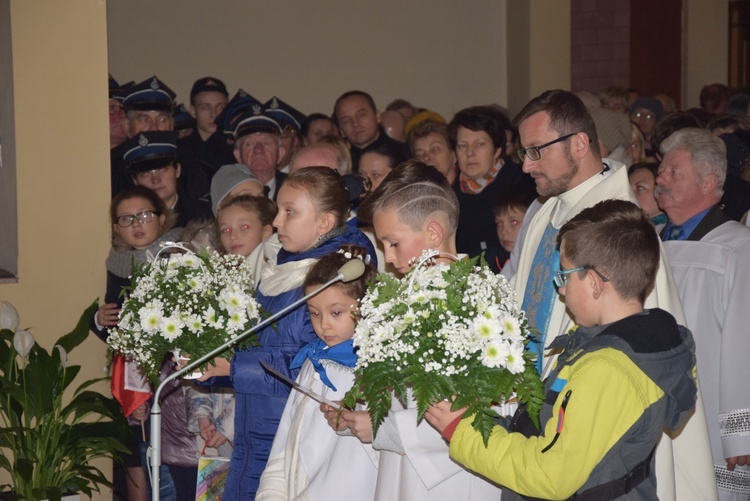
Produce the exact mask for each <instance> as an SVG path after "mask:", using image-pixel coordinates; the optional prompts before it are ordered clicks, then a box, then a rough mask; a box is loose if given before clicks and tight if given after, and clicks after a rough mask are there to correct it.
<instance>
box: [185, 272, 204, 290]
mask: <svg viewBox="0 0 750 501" xmlns="http://www.w3.org/2000/svg"><path fill="white" fill-rule="evenodd" d="M187 284H188V287H190V289H192V290H193V291H200V290H202V289H203V288H204V285H205V284H204V281H203V276H201V275H193V276H191V277H189V278H188V280H187Z"/></svg>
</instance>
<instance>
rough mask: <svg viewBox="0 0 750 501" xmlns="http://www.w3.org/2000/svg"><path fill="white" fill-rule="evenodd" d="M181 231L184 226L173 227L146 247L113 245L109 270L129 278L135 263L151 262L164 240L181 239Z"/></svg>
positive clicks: (173, 240) (108, 264)
mask: <svg viewBox="0 0 750 501" xmlns="http://www.w3.org/2000/svg"><path fill="white" fill-rule="evenodd" d="M181 233H182V228H172V229H171V230H168V231H167V232H165V233H164V234H163V235H162V236H160V237H159V238H157V239H156V240H154V242H153V243H152V244H151V245H149V246H148V247H146V248H145V249H133V248H132V247H121V246H114V245H113V246H112V248H111V249H110V250H109V255H108V256H107V262H106V266H107V271H109V272H111V273H113V274H114V275H117V276H118V277H120V278H128V277H129V276H130V275H131V274H132V273H133V264H134V263H135V264H140V265H143V264H148V263H151V262H152V261H153V260H154V257H156V254H157V253H158V252H159V251H160V250H161V244H162V242H175V241H177V240H179V238H180V234H181Z"/></svg>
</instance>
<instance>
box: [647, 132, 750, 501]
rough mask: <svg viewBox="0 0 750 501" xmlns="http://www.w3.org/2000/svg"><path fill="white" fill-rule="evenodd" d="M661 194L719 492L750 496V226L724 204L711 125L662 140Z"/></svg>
mask: <svg viewBox="0 0 750 501" xmlns="http://www.w3.org/2000/svg"><path fill="white" fill-rule="evenodd" d="M661 151H662V154H663V160H662V163H661V165H660V166H659V176H658V177H657V178H656V197H657V201H658V203H659V206H660V207H661V208H662V210H664V212H665V213H666V215H667V217H668V218H669V222H668V223H667V225H666V226H665V227H664V229H663V230H662V233H661V237H662V239H663V240H664V241H665V242H664V248H665V250H666V251H667V255H668V256H669V263H670V265H671V267H672V272H673V273H674V277H675V282H676V283H677V287H678V289H679V290H680V297H681V298H682V302H683V305H684V306H685V316H686V317H687V326H688V327H689V328H690V330H691V331H692V332H693V334H694V337H695V345H696V355H697V359H698V375H699V378H700V383H701V387H702V388H703V395H704V396H705V397H704V399H705V409H706V420H707V421H708V430H709V438H710V441H711V452H712V454H713V461H714V473H715V474H716V483H717V486H718V488H719V498H720V499H722V500H724V499H726V500H729V499H731V500H738V499H746V500H747V499H750V486H749V485H748V482H747V478H748V476H750V467H748V465H750V428H748V424H747V423H750V392H749V391H748V389H747V381H748V380H750V364H748V360H749V359H750V344H749V343H748V342H747V321H748V316H747V313H746V307H747V306H746V304H747V299H748V298H749V297H750V267H748V263H749V262H750V228H748V227H746V226H744V225H742V224H740V223H738V222H736V221H732V220H731V219H730V218H729V217H728V216H727V215H725V214H724V213H723V212H722V210H721V209H720V206H719V205H718V204H719V200H721V196H722V192H723V189H722V187H723V185H724V181H725V180H726V175H727V161H726V149H725V147H724V143H723V142H722V140H721V139H719V138H718V137H716V136H714V135H712V134H711V133H710V132H709V131H707V130H705V129H693V128H687V129H681V130H679V131H677V132H675V133H674V134H672V135H671V136H670V137H668V138H667V139H666V140H665V141H664V142H663V143H662V145H661Z"/></svg>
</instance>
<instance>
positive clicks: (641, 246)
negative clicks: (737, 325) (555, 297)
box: [425, 200, 697, 501]
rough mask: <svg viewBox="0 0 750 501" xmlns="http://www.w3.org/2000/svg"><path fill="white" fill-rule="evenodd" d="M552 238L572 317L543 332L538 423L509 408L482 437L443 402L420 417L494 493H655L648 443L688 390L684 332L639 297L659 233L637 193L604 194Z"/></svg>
mask: <svg viewBox="0 0 750 501" xmlns="http://www.w3.org/2000/svg"><path fill="white" fill-rule="evenodd" d="M557 242H558V244H559V246H560V265H561V266H560V269H559V270H558V271H557V272H556V273H555V274H554V283H555V285H556V286H557V287H558V291H559V293H560V294H561V295H562V296H563V297H564V300H565V303H566V305H567V307H568V309H569V310H570V311H571V313H572V315H573V317H574V319H575V321H576V324H577V325H578V327H577V328H574V329H572V330H571V331H570V332H569V333H568V334H567V335H566V336H560V337H559V338H558V339H556V340H555V342H554V343H553V346H552V347H553V348H562V350H563V351H562V353H561V354H560V356H559V357H558V359H557V364H556V366H555V368H554V369H553V371H552V373H551V374H550V376H549V377H548V378H547V380H546V398H545V406H544V408H543V409H542V411H541V414H540V416H539V422H540V423H543V426H544V427H543V429H541V430H540V429H538V428H537V427H536V426H535V424H534V423H533V422H532V421H531V419H530V418H529V417H528V415H527V414H526V413H525V412H524V410H523V409H519V411H518V412H517V413H516V415H515V416H514V417H513V419H511V420H507V419H506V420H504V421H501V422H500V425H499V426H496V427H495V429H494V430H493V432H492V435H491V436H490V439H489V444H488V446H487V447H485V446H484V444H483V442H482V436H481V434H479V433H478V432H476V431H475V430H474V429H473V427H472V426H471V421H472V418H467V419H464V420H462V419H461V418H462V415H463V410H459V411H451V410H450V408H451V403H450V402H441V403H439V404H436V405H435V406H433V407H431V408H430V409H429V410H428V412H427V414H426V415H425V417H426V419H427V421H428V422H430V423H431V424H432V425H433V426H435V427H436V428H437V429H438V430H439V431H440V432H441V433H442V435H443V438H445V439H446V440H450V442H451V443H450V454H451V457H452V458H453V459H454V460H456V461H458V462H459V463H460V464H463V465H465V466H466V467H468V468H470V469H472V470H474V471H475V472H477V473H479V474H480V475H482V476H484V477H486V478H488V479H490V480H492V481H495V482H497V483H499V484H500V485H503V486H504V487H505V488H506V491H505V492H504V493H503V500H506V499H521V496H531V497H534V498H542V499H568V498H570V497H571V496H574V497H575V499H576V500H597V501H607V500H611V499H633V500H635V499H657V494H656V474H655V471H654V467H653V464H654V457H653V453H654V449H655V447H656V443H657V441H658V440H659V438H660V436H661V433H662V430H663V429H664V428H668V429H669V430H672V431H675V430H676V429H678V428H679V427H680V426H681V425H682V423H683V422H684V421H685V419H686V418H687V416H688V414H689V413H690V412H691V411H692V409H693V407H694V405H695V399H696V392H697V388H696V382H695V372H696V369H695V346H694V343H693V339H692V335H691V334H690V331H688V330H687V329H686V328H684V327H682V326H679V325H678V324H677V322H676V321H675V319H674V317H673V316H672V315H670V314H669V313H667V312H666V311H664V310H660V309H658V308H655V309H650V310H649V309H644V308H643V303H644V300H645V298H646V296H647V294H648V293H649V291H650V290H651V289H652V288H653V286H654V281H655V279H656V271H657V269H658V267H659V256H660V250H659V249H660V247H659V241H658V237H657V235H656V233H655V232H654V230H653V226H652V225H651V223H650V222H649V221H648V219H647V218H646V216H645V214H644V213H643V211H641V210H640V209H639V208H638V207H637V206H636V205H635V204H633V203H631V202H626V201H622V200H607V201H604V202H601V203H599V204H597V205H595V206H593V207H591V208H589V209H585V210H583V211H581V212H580V213H579V214H578V215H577V216H575V217H574V218H573V219H571V220H570V221H569V222H568V223H566V224H565V225H564V226H563V227H562V228H561V229H560V232H559V234H558V236H557ZM537 472H544V474H538V473H537Z"/></svg>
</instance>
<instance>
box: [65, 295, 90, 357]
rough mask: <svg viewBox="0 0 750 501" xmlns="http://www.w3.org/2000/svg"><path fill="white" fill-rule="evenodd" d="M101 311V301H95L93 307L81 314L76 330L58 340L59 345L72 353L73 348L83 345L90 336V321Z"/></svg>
mask: <svg viewBox="0 0 750 501" xmlns="http://www.w3.org/2000/svg"><path fill="white" fill-rule="evenodd" d="M97 309H99V300H98V299H96V300H94V302H93V303H91V305H90V306H89V307H88V308H86V310H85V311H84V312H83V314H81V317H80V318H79V319H78V323H77V324H76V326H75V328H74V329H73V330H72V331H71V332H69V333H68V334H66V335H64V336H63V337H61V338H60V339H58V340H57V343H55V344H59V345H60V346H62V347H63V348H64V349H65V351H66V352H68V353H70V352H71V351H72V350H73V348H75V347H76V346H78V345H79V344H81V343H82V342H83V341H84V340H85V339H86V338H87V337H88V335H89V320H90V319H91V317H92V316H93V315H94V312H95V311H96V310H97Z"/></svg>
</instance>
